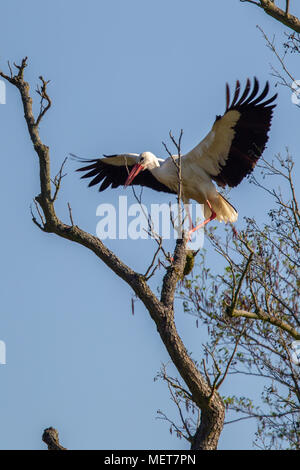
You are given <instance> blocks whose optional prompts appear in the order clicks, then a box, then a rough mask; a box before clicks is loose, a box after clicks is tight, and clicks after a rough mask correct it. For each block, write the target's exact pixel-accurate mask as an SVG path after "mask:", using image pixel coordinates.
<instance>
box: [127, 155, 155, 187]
mask: <svg viewBox="0 0 300 470" xmlns="http://www.w3.org/2000/svg"><path fill="white" fill-rule="evenodd" d="M158 166H160V165H159V160H158V158H157V157H156V156H155V155H154V154H153V153H151V152H143V153H141V154H140V156H139V161H138V163H136V164H135V165H134V167H133V168H132V170H131V172H130V173H129V175H128V178H127V180H126V182H125V188H126V187H127V186H129V185H130V184H131V183H132V181H133V180H134V178H135V177H136V176H137V175H138V174H139V173H140V172H141V171H143V170H153V168H156V167H158Z"/></svg>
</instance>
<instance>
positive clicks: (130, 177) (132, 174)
mask: <svg viewBox="0 0 300 470" xmlns="http://www.w3.org/2000/svg"><path fill="white" fill-rule="evenodd" d="M142 169H143V167H142V165H141V164H140V163H137V164H136V165H134V167H133V168H132V170H131V172H130V173H129V175H128V178H127V180H126V181H125V184H124V187H125V188H127V186H129V185H130V184H131V183H132V181H133V180H134V178H135V177H136V176H137V175H138V174H139V172H140V171H142Z"/></svg>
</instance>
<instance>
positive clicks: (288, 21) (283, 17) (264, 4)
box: [240, 0, 300, 33]
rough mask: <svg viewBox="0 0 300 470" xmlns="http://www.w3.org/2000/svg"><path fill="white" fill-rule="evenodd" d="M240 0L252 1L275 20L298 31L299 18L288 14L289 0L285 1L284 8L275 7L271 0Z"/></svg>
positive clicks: (241, 0) (243, 1)
mask: <svg viewBox="0 0 300 470" xmlns="http://www.w3.org/2000/svg"><path fill="white" fill-rule="evenodd" d="M240 2H241V3H252V4H254V5H256V6H258V7H259V8H262V9H263V10H264V11H265V13H266V14H267V15H269V16H272V17H273V18H275V20H277V21H279V22H280V23H282V24H284V25H285V26H287V27H288V28H290V29H292V30H294V31H296V33H300V20H299V19H298V18H297V16H294V15H290V14H289V0H287V2H286V9H285V10H282V9H281V8H279V7H277V6H276V5H275V2H274V1H271V0H259V2H254V1H252V0H240Z"/></svg>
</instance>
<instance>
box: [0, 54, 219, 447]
mask: <svg viewBox="0 0 300 470" xmlns="http://www.w3.org/2000/svg"><path fill="white" fill-rule="evenodd" d="M8 65H9V73H8V74H6V73H4V72H0V76H1V77H3V78H4V79H5V80H7V82H9V83H10V84H11V85H13V86H14V87H15V88H16V89H17V90H18V92H19V94H20V97H21V102H22V105H23V110H24V117H25V122H26V125H27V128H28V132H29V136H30V139H31V142H32V144H33V148H34V151H35V153H36V156H37V157H38V161H39V171H40V173H39V175H40V194H39V195H37V196H36V197H35V199H34V204H35V209H36V213H34V211H33V210H32V220H33V222H34V223H35V224H36V226H37V227H38V228H39V229H40V230H41V231H42V232H46V233H53V234H55V235H57V236H59V237H62V238H65V239H66V240H69V241H70V242H74V243H79V244H80V245H82V246H84V247H85V248H87V249H88V250H90V251H92V252H93V253H94V254H95V256H97V258H98V259H99V261H102V262H104V263H105V264H106V265H107V266H108V267H109V268H110V269H111V270H112V271H113V272H114V273H115V274H116V275H117V276H118V277H120V278H121V279H122V280H124V281H125V282H126V283H127V284H128V285H129V286H130V287H131V288H132V289H133V291H134V293H135V295H136V296H137V298H139V299H140V300H141V301H142V302H143V304H144V306H145V307H146V309H147V311H148V312H149V315H150V316H151V318H152V319H153V321H154V322H155V324H156V327H157V331H158V333H159V335H160V337H161V340H162V342H163V344H164V345H165V347H166V349H167V351H168V353H169V355H170V357H171V360H172V361H173V363H174V365H175V367H176V368H177V370H178V372H179V374H180V376H181V378H182V380H183V382H184V384H185V387H186V389H187V390H188V393H189V396H190V399H191V400H192V401H193V402H194V404H195V406H196V407H197V408H198V409H199V410H201V417H200V419H199V423H198V425H197V427H196V429H195V432H194V434H193V435H191V436H190V443H191V448H192V449H216V447H217V444H218V440H219V436H220V433H221V431H222V429H223V423H224V416H225V406H224V403H223V400H222V399H221V397H220V395H219V394H218V392H217V391H216V390H214V392H213V393H212V389H211V387H210V385H209V383H208V382H207V380H206V378H205V376H203V374H202V373H201V372H200V370H199V368H198V367H197V364H196V363H195V362H194V361H193V360H192V358H191V357H190V355H189V354H188V352H187V350H186V348H185V345H184V344H183V342H182V339H181V337H180V336H179V334H178V332H177V329H176V325H175V321H174V296H175V290H176V286H177V283H178V281H179V280H180V278H181V277H182V273H183V271H184V268H185V262H186V239H185V238H184V237H183V238H179V239H178V240H177V242H176V246H175V250H174V253H173V255H172V256H171V257H168V262H169V265H168V266H166V273H165V275H164V278H163V283H162V288H161V296H160V298H158V297H157V296H156V295H155V294H154V293H153V291H152V290H151V289H150V287H149V285H148V283H147V277H148V274H147V275H145V274H140V273H138V272H135V271H134V270H133V269H131V268H130V267H129V266H127V265H126V264H125V263H123V262H122V261H121V260H120V259H119V258H118V257H117V256H116V255H115V254H114V253H113V252H112V251H110V250H109V249H108V248H107V247H106V246H105V245H104V244H103V243H102V241H101V240H100V239H99V238H97V237H95V236H93V235H91V234H90V233H87V232H86V231H84V230H83V229H81V228H79V227H78V226H77V225H75V224H74V222H73V216H72V212H71V206H70V205H69V206H68V207H69V215H70V221H69V222H68V223H66V222H63V221H62V220H60V219H59V217H58V215H57V213H56V211H55V201H56V199H57V197H58V195H59V189H60V186H61V181H62V178H63V176H64V175H63V166H64V163H63V164H62V166H61V169H60V171H59V173H58V174H57V175H56V176H55V177H54V178H53V179H52V177H51V172H50V149H49V147H48V146H47V145H46V144H44V143H43V141H42V140H41V137H40V134H39V126H40V125H41V122H42V120H43V118H44V117H45V115H46V113H47V112H48V110H49V109H50V107H51V98H50V96H49V94H48V83H49V81H47V80H44V78H43V77H42V76H41V77H40V81H41V86H40V87H38V89H37V93H38V94H39V96H40V110H39V113H38V116H37V117H35V116H34V113H33V109H32V97H31V95H30V87H29V83H27V82H26V81H25V79H24V71H25V68H26V66H27V57H26V58H24V59H23V60H22V63H21V65H17V64H14V67H16V69H17V72H16V73H15V74H14V73H13V70H12V67H11V66H10V64H8ZM52 185H53V188H54V190H52ZM153 260H154V261H152V263H153V266H154V263H155V262H156V257H154V258H153ZM146 273H149V269H147V270H146Z"/></svg>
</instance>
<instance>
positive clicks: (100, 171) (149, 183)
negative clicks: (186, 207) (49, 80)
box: [76, 155, 176, 194]
mask: <svg viewBox="0 0 300 470" xmlns="http://www.w3.org/2000/svg"><path fill="white" fill-rule="evenodd" d="M115 156H116V155H110V156H107V155H105V158H109V157H115ZM86 161H87V162H88V163H91V164H89V165H87V166H84V167H81V168H78V169H77V170H76V171H87V173H86V174H84V175H82V176H81V178H90V177H93V176H95V178H94V179H93V180H92V181H90V183H89V187H91V186H95V185H96V184H98V183H100V182H101V181H102V184H101V185H100V187H99V191H100V192H101V191H104V190H105V189H107V188H108V187H109V186H111V187H112V188H117V187H119V186H124V184H125V181H126V179H127V177H128V172H130V171H131V169H132V168H133V165H128V166H127V167H126V166H125V165H122V166H117V165H111V164H109V162H108V161H106V162H104V161H103V159H102V158H99V159H94V160H86ZM132 184H134V185H139V186H146V187H148V188H151V189H154V190H155V191H163V192H165V193H173V194H176V192H175V191H173V190H172V189H170V188H169V187H168V186H166V185H164V184H163V183H160V182H159V181H158V180H157V179H156V178H155V177H154V176H153V175H152V173H151V172H150V171H149V170H143V171H142V172H141V173H139V174H138V175H137V176H136V177H135V178H134V180H133V182H132Z"/></svg>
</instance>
